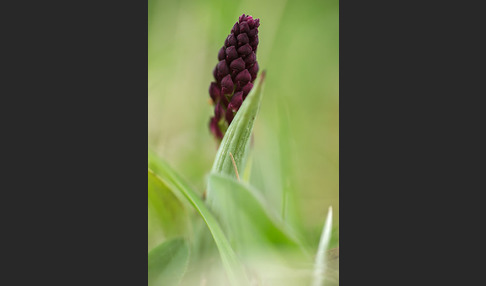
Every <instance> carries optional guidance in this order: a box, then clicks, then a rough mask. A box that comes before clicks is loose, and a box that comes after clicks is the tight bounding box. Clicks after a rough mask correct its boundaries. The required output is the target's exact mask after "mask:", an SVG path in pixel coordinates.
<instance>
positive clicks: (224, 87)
mask: <svg viewBox="0 0 486 286" xmlns="http://www.w3.org/2000/svg"><path fill="white" fill-rule="evenodd" d="M233 88H234V83H233V80H232V79H231V75H227V76H225V77H224V78H223V79H222V80H221V91H222V92H223V94H231V93H233Z"/></svg>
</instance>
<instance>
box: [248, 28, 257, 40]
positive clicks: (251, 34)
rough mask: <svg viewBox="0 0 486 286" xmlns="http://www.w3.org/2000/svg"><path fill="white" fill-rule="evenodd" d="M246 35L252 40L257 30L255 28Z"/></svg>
mask: <svg viewBox="0 0 486 286" xmlns="http://www.w3.org/2000/svg"><path fill="white" fill-rule="evenodd" d="M247 34H248V37H250V38H253V37H255V36H256V35H257V34H258V29H257V28H254V29H251V30H250V32H248V33H247Z"/></svg>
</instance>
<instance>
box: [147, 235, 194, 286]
mask: <svg viewBox="0 0 486 286" xmlns="http://www.w3.org/2000/svg"><path fill="white" fill-rule="evenodd" d="M188 261H189V248H188V246H187V244H186V242H185V241H184V240H182V239H174V240H169V241H166V242H164V243H162V244H161V245H159V246H157V247H155V248H154V249H152V250H151V251H150V252H149V253H148V285H149V286H160V285H178V284H179V282H180V281H181V279H182V276H183V275H184V273H185V272H186V269H187V265H188Z"/></svg>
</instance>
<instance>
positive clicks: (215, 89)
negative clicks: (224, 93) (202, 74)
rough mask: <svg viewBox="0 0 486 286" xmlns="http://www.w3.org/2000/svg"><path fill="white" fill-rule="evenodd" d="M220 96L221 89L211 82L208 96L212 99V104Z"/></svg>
mask: <svg viewBox="0 0 486 286" xmlns="http://www.w3.org/2000/svg"><path fill="white" fill-rule="evenodd" d="M220 94H221V89H220V88H219V86H218V84H217V83H215V82H212V83H211V85H209V95H210V96H211V98H212V99H213V102H217V100H218V98H219V95H220Z"/></svg>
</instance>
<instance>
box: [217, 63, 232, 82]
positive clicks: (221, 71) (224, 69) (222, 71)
mask: <svg viewBox="0 0 486 286" xmlns="http://www.w3.org/2000/svg"><path fill="white" fill-rule="evenodd" d="M227 74H229V68H228V65H227V64H226V61H225V60H222V61H220V62H219V63H218V76H220V77H221V78H222V77H224V76H225V75H227Z"/></svg>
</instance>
